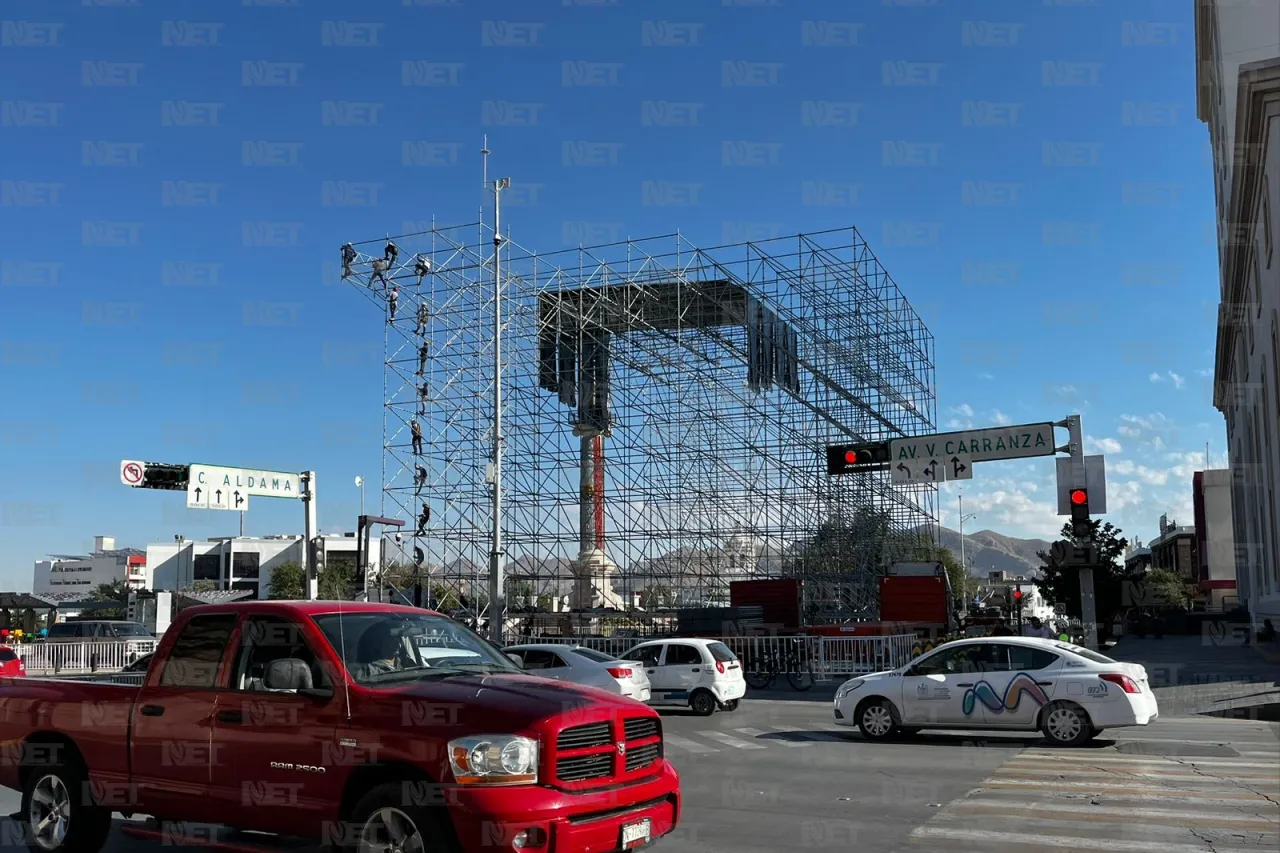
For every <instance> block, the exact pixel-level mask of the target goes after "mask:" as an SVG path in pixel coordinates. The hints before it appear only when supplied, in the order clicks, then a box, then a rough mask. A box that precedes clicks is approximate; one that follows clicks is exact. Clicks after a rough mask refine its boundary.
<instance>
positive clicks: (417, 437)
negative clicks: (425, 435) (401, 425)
mask: <svg viewBox="0 0 1280 853" xmlns="http://www.w3.org/2000/svg"><path fill="white" fill-rule="evenodd" d="M409 432H410V433H411V434H412V435H413V455H414V456H421V455H422V424H420V423H418V422H417V421H409Z"/></svg>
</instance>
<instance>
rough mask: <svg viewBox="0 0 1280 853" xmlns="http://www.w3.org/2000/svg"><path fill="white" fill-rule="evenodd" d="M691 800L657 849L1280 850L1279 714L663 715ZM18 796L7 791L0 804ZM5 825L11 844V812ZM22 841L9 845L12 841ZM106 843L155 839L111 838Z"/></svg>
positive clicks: (123, 852)
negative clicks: (1047, 723) (1022, 728)
mask: <svg viewBox="0 0 1280 853" xmlns="http://www.w3.org/2000/svg"><path fill="white" fill-rule="evenodd" d="M664 720H665V730H666V736H667V754H668V756H669V758H670V759H671V760H672V762H673V763H674V764H675V765H676V767H677V768H678V769H679V770H680V773H681V776H682V779H683V789H684V797H685V814H684V818H683V821H682V825H681V826H680V827H679V829H678V830H677V831H676V832H675V833H674V834H673V835H672V836H669V837H667V838H666V839H664V840H662V841H661V842H659V843H658V844H655V845H654V847H653V849H654V850H655V853H694V851H701V852H702V853H719V852H720V851H726V853H727V851H734V853H756V852H757V851H759V853H766V851H767V853H777V851H786V850H796V849H805V850H831V851H837V850H838V851H841V853H846V851H849V850H851V849H858V850H868V851H876V853H908V851H910V853H951V852H952V851H975V853H976V851H983V853H992V851H997V853H999V852H1000V851H1002V852H1003V853H1042V851H1055V853H1063V851H1070V853H1075V851H1101V853H1154V851H1165V852H1166V853H1199V851H1206V853H1228V852H1229V851H1230V853H1235V851H1239V850H1255V851H1256V850H1265V851H1275V850H1277V849H1280V834H1278V832H1280V805H1278V804H1280V770H1277V767H1278V766H1280V725H1277V724H1274V723H1263V722H1256V721H1240V720H1230V719H1220V718H1215V717H1206V716H1196V717H1173V718H1163V719H1161V720H1160V721H1158V722H1157V723H1155V724H1153V725H1151V726H1147V727H1145V728H1142V729H1131V730H1118V731H1117V732H1115V733H1114V735H1113V733H1112V732H1107V733H1106V736H1105V737H1104V738H1100V739H1099V741H1097V742H1095V745H1093V746H1091V747H1088V748H1084V749H1075V750H1062V749H1053V748H1049V747H1048V746H1047V745H1046V744H1045V743H1044V742H1043V740H1042V739H1040V738H1039V737H1038V736H1031V735H1028V736H1020V735H1009V734H999V733H968V734H962V733H932V734H931V733H924V734H921V735H919V736H917V737H915V738H913V739H911V740H909V741H904V742H901V743H893V744H870V743H865V742H863V741H862V740H861V738H860V736H859V735H858V734H857V732H856V731H853V730H848V729H839V730H837V729H836V728H835V726H834V725H832V724H831V722H830V718H829V706H828V705H827V703H825V702H816V701H793V702H782V701H770V700H747V701H745V702H744V703H743V704H742V706H741V707H740V708H739V709H738V710H737V711H735V712H732V713H723V712H721V713H717V714H716V715H714V716H713V717H710V718H705V717H695V716H692V715H689V714H685V713H679V712H672V713H665V714H664ZM17 807H18V797H17V795H16V794H14V793H11V792H3V793H0V814H8V813H11V812H13V811H16V810H17ZM3 829H4V830H5V831H4V832H3V833H0V837H3V838H4V839H5V845H7V846H8V847H11V848H12V845H13V842H12V839H14V838H15V837H16V836H15V835H14V827H13V826H12V825H9V826H5V827H3ZM13 849H16V848H13ZM107 849H108V850H109V851H110V853H143V851H146V850H149V849H153V846H152V845H149V844H146V843H140V842H134V841H130V840H127V839H124V838H121V837H118V836H117V837H115V838H113V840H112V842H111V844H110V845H109V846H108V848H107Z"/></svg>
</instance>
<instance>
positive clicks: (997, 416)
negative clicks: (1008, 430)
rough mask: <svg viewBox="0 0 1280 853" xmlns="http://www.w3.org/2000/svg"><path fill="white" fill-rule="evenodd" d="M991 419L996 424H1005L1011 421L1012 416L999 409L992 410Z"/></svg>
mask: <svg viewBox="0 0 1280 853" xmlns="http://www.w3.org/2000/svg"><path fill="white" fill-rule="evenodd" d="M991 420H993V421H995V422H996V425H997V426H1007V425H1008V424H1011V423H1013V418H1011V417H1009V416H1008V415H1006V414H1005V413H1004V412H1002V411H1000V410H999V409H996V410H994V411H992V413H991Z"/></svg>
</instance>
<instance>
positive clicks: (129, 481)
mask: <svg viewBox="0 0 1280 853" xmlns="http://www.w3.org/2000/svg"><path fill="white" fill-rule="evenodd" d="M146 472H147V463H145V462H138V461H136V460H133V459H122V460H120V482H122V483H124V484H125V485H126V486H141V485H142V477H143V475H144V474H146Z"/></svg>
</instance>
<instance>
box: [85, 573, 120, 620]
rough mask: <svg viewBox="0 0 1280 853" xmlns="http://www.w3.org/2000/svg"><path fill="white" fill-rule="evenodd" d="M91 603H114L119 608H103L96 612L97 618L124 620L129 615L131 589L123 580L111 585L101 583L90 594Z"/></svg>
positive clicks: (113, 582)
mask: <svg viewBox="0 0 1280 853" xmlns="http://www.w3.org/2000/svg"><path fill="white" fill-rule="evenodd" d="M89 600H90V601H102V602H108V601H109V602H114V603H116V604H117V605H118V606H117V607H103V608H99V609H96V610H95V611H94V615H95V616H99V617H101V618H103V619H123V618H124V617H125V614H126V613H128V604H129V587H128V586H126V585H125V582H124V581H122V580H119V581H112V582H111V583H100V584H98V586H97V588H96V589H95V590H94V591H93V592H91V593H90V594H89Z"/></svg>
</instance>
